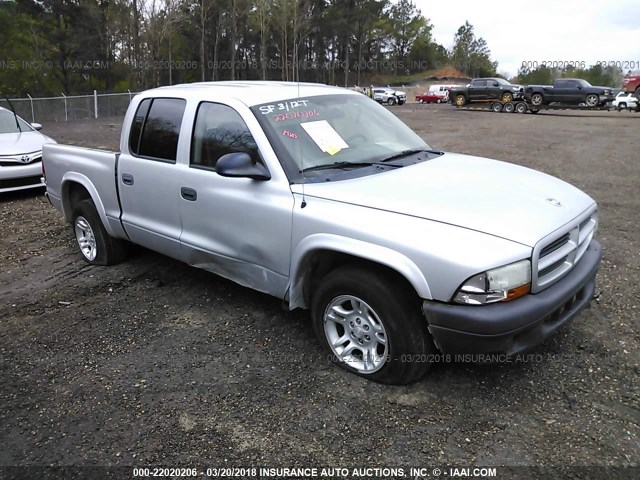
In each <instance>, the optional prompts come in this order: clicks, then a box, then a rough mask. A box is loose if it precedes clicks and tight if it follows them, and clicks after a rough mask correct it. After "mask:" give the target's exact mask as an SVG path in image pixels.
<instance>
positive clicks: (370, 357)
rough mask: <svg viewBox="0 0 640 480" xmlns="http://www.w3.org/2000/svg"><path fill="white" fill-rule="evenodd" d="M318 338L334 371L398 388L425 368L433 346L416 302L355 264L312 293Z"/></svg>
mask: <svg viewBox="0 0 640 480" xmlns="http://www.w3.org/2000/svg"><path fill="white" fill-rule="evenodd" d="M311 314H312V318H313V329H314V332H315V334H316V336H317V337H318V340H319V341H320V343H321V344H322V346H323V347H324V349H325V350H326V351H327V352H328V353H329V355H330V358H331V360H332V361H333V362H334V363H336V364H338V365H339V366H340V367H342V368H344V369H345V370H348V371H349V372H352V373H355V374H357V375H360V376H361V377H364V378H366V379H369V380H373V381H375V382H380V383H386V384H396V385H404V384H407V383H411V382H413V381H416V380H418V379H419V378H420V377H422V376H423V375H424V373H425V372H426V371H427V370H428V369H429V367H430V366H431V358H430V357H431V356H432V354H433V352H434V351H435V346H434V345H433V342H432V341H431V338H430V336H429V332H428V331H427V321H426V319H425V318H424V316H422V314H421V313H420V308H419V302H418V298H417V297H416V296H415V294H413V292H410V291H407V288H402V285H401V284H400V282H398V281H397V280H395V281H394V279H393V278H392V277H391V276H387V275H385V274H384V273H382V272H378V271H375V270H374V271H371V270H369V269H365V268H359V267H356V266H345V267H341V268H338V269H336V270H334V271H333V272H331V273H329V274H328V275H327V276H326V277H325V278H324V279H323V281H322V282H321V283H320V286H319V288H318V289H317V291H316V292H315V293H314V295H313V299H312V305H311Z"/></svg>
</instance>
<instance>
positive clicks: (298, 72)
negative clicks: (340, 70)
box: [293, 39, 307, 208]
mask: <svg viewBox="0 0 640 480" xmlns="http://www.w3.org/2000/svg"><path fill="white" fill-rule="evenodd" d="M295 41H298V40H297V39H294V42H295ZM298 42H299V41H298ZM299 47H300V45H299V43H298V48H296V49H295V52H296V58H295V63H294V64H293V68H294V70H293V71H294V72H295V73H296V77H297V79H298V100H299V99H300V64H299V63H298V58H299V57H298V55H300V48H299ZM297 144H298V149H299V151H300V171H301V172H302V203H300V208H304V207H306V206H307V198H306V197H305V195H304V182H305V178H304V155H303V151H302V142H297Z"/></svg>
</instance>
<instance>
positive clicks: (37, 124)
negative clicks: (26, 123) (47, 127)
mask: <svg viewBox="0 0 640 480" xmlns="http://www.w3.org/2000/svg"><path fill="white" fill-rule="evenodd" d="M31 126H32V127H33V128H35V129H36V130H42V124H40V123H32V124H31Z"/></svg>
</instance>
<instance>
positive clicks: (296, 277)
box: [288, 233, 432, 309]
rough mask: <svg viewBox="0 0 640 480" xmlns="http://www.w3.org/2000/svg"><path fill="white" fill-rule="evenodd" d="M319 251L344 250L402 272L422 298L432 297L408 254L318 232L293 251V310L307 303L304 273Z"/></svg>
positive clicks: (290, 306) (425, 281) (290, 304)
mask: <svg viewBox="0 0 640 480" xmlns="http://www.w3.org/2000/svg"><path fill="white" fill-rule="evenodd" d="M319 251H332V252H337V253H343V254H347V255H351V256H353V257H355V258H361V259H364V260H369V261H371V262H374V263H378V264H380V265H384V266H386V267H389V268H391V269H393V270H395V271H396V272H398V273H399V274H400V275H402V276H403V277H404V278H405V279H406V280H407V281H408V282H409V283H410V284H411V285H412V286H413V288H414V289H415V291H416V293H417V294H418V295H419V296H420V298H423V299H429V300H430V299H432V296H431V290H430V288H429V285H428V283H427V280H426V278H425V277H424V275H423V274H422V272H421V271H420V269H419V268H418V266H417V265H416V264H415V263H414V262H413V261H411V260H410V259H409V258H408V257H407V256H405V255H403V254H401V253H399V252H397V251H395V250H392V249H390V248H387V247H382V246H380V245H376V244H372V243H368V242H363V241H361V240H355V239H353V238H348V237H342V236H340V235H334V234H327V233H318V234H314V235H310V236H308V237H306V238H304V239H303V240H302V241H301V242H300V243H298V245H296V247H295V249H294V250H293V252H292V258H291V274H290V276H289V278H290V280H289V288H288V293H289V294H288V297H289V308H290V309H294V308H298V307H302V308H304V307H306V306H307V305H306V304H305V300H304V295H303V291H304V278H305V272H306V269H307V268H308V266H309V261H310V259H311V258H312V257H313V255H314V253H317V252H319Z"/></svg>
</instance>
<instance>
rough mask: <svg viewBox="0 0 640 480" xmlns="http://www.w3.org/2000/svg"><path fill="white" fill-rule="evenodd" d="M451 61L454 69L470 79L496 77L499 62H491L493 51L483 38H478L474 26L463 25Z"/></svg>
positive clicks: (467, 23) (455, 42)
mask: <svg viewBox="0 0 640 480" xmlns="http://www.w3.org/2000/svg"><path fill="white" fill-rule="evenodd" d="M451 59H452V62H453V65H454V67H456V68H457V69H459V70H460V71H461V72H463V73H465V74H466V75H468V76H470V77H489V76H495V75H496V70H497V68H498V62H494V61H492V60H491V51H490V50H489V47H488V45H487V42H486V41H485V39H484V38H482V37H476V34H475V32H474V31H473V25H471V24H470V23H469V22H468V21H466V22H465V24H464V25H462V26H461V27H460V28H459V29H458V31H457V33H456V35H455V37H454V45H453V51H452V52H451Z"/></svg>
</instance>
